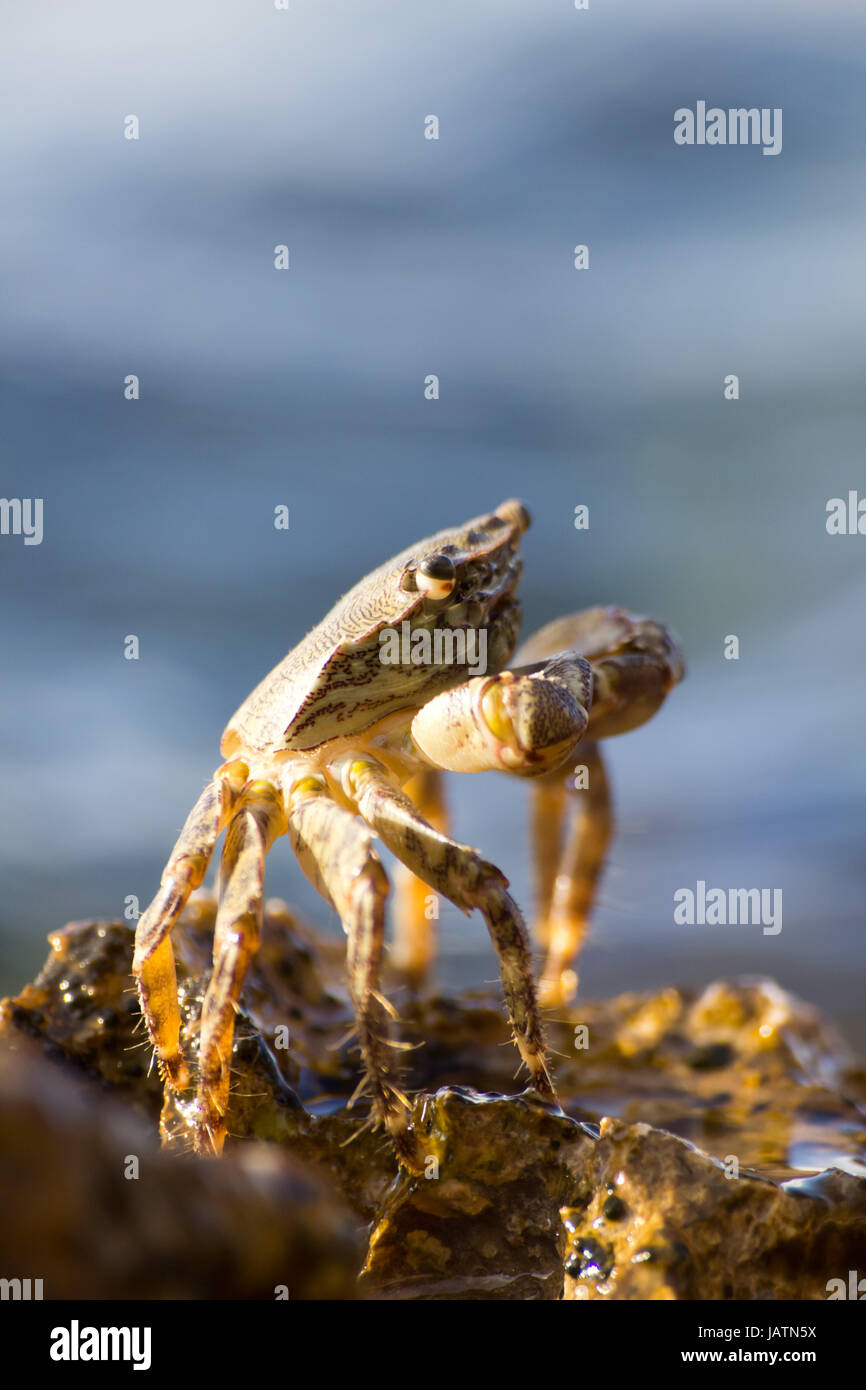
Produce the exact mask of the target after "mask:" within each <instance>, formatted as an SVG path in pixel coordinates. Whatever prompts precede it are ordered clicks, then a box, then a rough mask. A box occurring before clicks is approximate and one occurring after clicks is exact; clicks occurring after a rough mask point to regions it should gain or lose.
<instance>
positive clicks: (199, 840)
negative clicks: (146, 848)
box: [132, 760, 248, 1090]
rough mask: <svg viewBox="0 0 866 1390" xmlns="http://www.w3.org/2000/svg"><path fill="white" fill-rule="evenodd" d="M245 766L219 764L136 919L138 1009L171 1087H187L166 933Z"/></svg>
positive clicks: (204, 861) (201, 871)
mask: <svg viewBox="0 0 866 1390" xmlns="http://www.w3.org/2000/svg"><path fill="white" fill-rule="evenodd" d="M247 776H248V770H247V766H246V764H245V763H242V762H241V761H240V760H235V761H234V762H231V763H226V764H224V766H223V767H221V768H220V769H219V771H218V772H217V773H216V774H215V775H214V779H213V781H212V782H210V783H209V784H208V786H206V787H205V789H204V791H203V792H202V794H201V796H200V797H199V799H198V801H197V802H196V804H195V806H194V807H193V808H192V810H191V811H190V813H189V815H188V817H187V819H186V824H185V825H184V827H183V830H182V831H181V832H180V835H179V837H178V840H177V844H176V845H175V847H174V849H173V850H172V852H171V857H170V858H169V861H168V864H167V865H166V867H165V870H164V872H163V875H162V886H161V887H160V889H159V892H158V893H157V895H156V897H155V898H154V900H153V902H152V903H151V904H150V907H149V908H148V909H147V911H146V912H145V914H144V916H143V917H142V918H141V920H140V921H139V923H138V927H137V929H136V933H135V955H134V957H133V962H132V970H133V974H134V975H135V978H136V980H137V981H138V994H139V999H140V1001H141V1011H142V1013H143V1014H144V1017H145V1021H146V1023H147V1030H148V1033H149V1034H150V1040H151V1042H152V1043H153V1047H154V1050H155V1053H156V1058H157V1061H158V1063H159V1068H160V1071H161V1073H162V1074H163V1076H164V1077H165V1080H166V1081H167V1082H168V1084H169V1085H170V1086H172V1087H173V1088H174V1089H175V1090H180V1089H182V1088H183V1087H185V1086H188V1085H189V1070H188V1068H187V1065H186V1062H185V1061H184V1058H183V1056H182V1054H181V1051H180V1045H179V1037H180V1009H179V1007H178V999H177V979H176V974H175V966H174V951H173V950H172V946H171V940H170V934H171V931H172V928H173V927H174V924H175V922H176V921H177V919H178V917H179V915H180V913H181V911H182V910H183V907H184V905H185V903H186V901H187V898H188V897H189V895H190V893H191V892H192V891H193V889H195V888H198V887H199V886H200V884H201V882H202V880H203V879H204V876H205V874H206V873H207V867H208V864H209V863H210V858H211V855H212V854H213V850H214V845H215V844H216V842H217V840H218V838H219V835H220V833H221V831H222V828H223V826H224V825H225V823H226V821H227V820H228V818H229V816H230V815H231V812H232V809H233V807H234V805H235V802H236V800H237V797H238V793H239V792H240V790H241V788H242V786H243V784H244V783H245V782H246V780H247Z"/></svg>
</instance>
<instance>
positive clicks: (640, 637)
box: [515, 608, 684, 1004]
mask: <svg viewBox="0 0 866 1390" xmlns="http://www.w3.org/2000/svg"><path fill="white" fill-rule="evenodd" d="M564 647H568V648H570V649H571V650H572V651H579V652H580V653H581V654H582V656H583V657H585V658H586V659H587V660H588V661H589V663H590V665H591V668H592V687H593V689H592V705H591V709H590V718H589V727H588V730H587V736H588V740H589V739H592V740H594V739H597V738H608V737H610V736H611V735H614V734H621V733H626V732H628V731H629V730H630V729H635V728H638V727H639V726H640V725H641V724H644V723H645V722H646V721H647V720H648V719H650V718H651V717H652V716H653V715H654V714H655V713H656V711H657V710H658V708H659V706H660V705H661V704H662V702H663V700H664V698H665V696H666V695H667V693H668V691H669V690H670V689H671V688H672V686H674V685H676V683H677V682H678V681H680V680H681V679H682V677H683V674H684V664H683V659H682V655H681V653H680V650H679V647H678V645H677V643H676V640H675V638H674V637H673V636H672V634H671V633H670V632H669V631H668V629H667V628H665V627H664V626H663V625H662V624H661V623H656V622H654V621H653V620H652V619H650V618H641V617H635V616H634V615H632V614H630V613H626V612H625V611H624V610H623V609H621V608H589V609H586V610H585V611H583V612H581V613H573V614H570V615H569V616H568V617H565V618H558V619H556V620H555V621H554V622H552V623H548V624H547V625H546V626H545V627H543V628H541V629H540V630H539V631H538V632H536V633H534V634H533V636H532V637H530V638H529V640H528V641H527V642H525V643H524V644H523V645H522V646H521V647H520V649H519V651H518V652H517V654H516V656H515V663H516V664H517V665H520V664H522V663H532V662H534V663H537V662H538V661H540V660H543V659H544V658H547V657H550V656H551V655H552V654H553V653H556V652H559V653H561V652H562V650H563V648H564ZM577 761H578V762H579V763H580V764H581V765H585V766H586V769H587V774H588V776H587V780H586V785H585V786H584V787H583V788H582V789H581V788H580V786H579V784H578V788H577V789H574V790H572V788H573V785H574V784H573V780H572V779H573V772H574V768H573V760H572V759H569V760H568V762H567V763H564V764H563V765H562V766H561V767H560V768H559V769H558V770H557V771H556V772H554V773H552V774H551V775H549V776H547V777H545V778H544V779H543V780H542V781H541V782H540V783H539V784H538V786H537V787H534V788H533V792H534V798H533V839H534V844H535V847H536V863H537V880H536V882H537V884H538V892H537V913H538V935H539V939H540V941H541V943H542V944H543V945H545V946H546V947H547V961H546V964H545V967H544V972H543V974H542V977H541V982H540V985H539V993H540V997H541V999H542V1001H543V1002H544V1003H546V1004H559V1003H564V1002H567V1001H568V1000H570V999H571V998H573V997H574V994H575V992H576V990H577V972H576V970H575V968H574V967H575V962H576V960H577V956H578V953H579V951H580V948H581V945H582V943H583V940H584V937H585V935H586V928H587V923H588V919H589V914H590V911H591V909H592V904H593V900H594V898H595V893H596V889H597V885H598V879H599V876H600V874H601V870H602V867H603V864H604V857H605V853H606V850H607V847H608V844H609V841H610V836H611V831H612V814H611V806H610V792H609V787H608V781H607V776H606V773H605V769H604V764H603V762H602V759H601V756H600V754H599V752H598V749H597V748H596V747H595V746H594V744H593V743H591V742H589V741H587V742H585V743H583V744H581V746H580V750H579V753H578V755H577ZM569 802H571V805H572V809H571V811H570V812H567V810H566V807H567V803H569ZM566 814H567V815H568V824H567V826H566V829H565V837H564V846H563V847H562V849H561V857H560V846H562V842H563V836H562V821H563V818H564V816H565V815H566ZM554 847H555V848H554ZM554 863H555V865H556V867H555V868H553V867H552V865H553V864H554Z"/></svg>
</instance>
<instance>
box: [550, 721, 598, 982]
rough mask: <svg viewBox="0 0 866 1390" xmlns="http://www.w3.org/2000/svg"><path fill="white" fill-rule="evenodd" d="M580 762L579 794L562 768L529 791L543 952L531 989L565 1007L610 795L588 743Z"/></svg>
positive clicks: (594, 749) (586, 917)
mask: <svg viewBox="0 0 866 1390" xmlns="http://www.w3.org/2000/svg"><path fill="white" fill-rule="evenodd" d="M580 761H581V763H582V764H584V765H585V767H586V769H587V774H588V782H587V785H586V787H585V788H584V789H580V790H572V789H571V782H572V768H571V765H570V764H569V766H568V767H567V768H565V769H559V770H558V771H556V772H553V773H549V774H548V775H547V776H546V777H544V778H542V779H539V781H538V782H535V783H533V786H532V829H533V845H534V849H535V855H534V859H535V864H536V870H537V872H536V931H537V935H538V938H539V941H540V942H541V944H542V945H544V946H545V947H546V950H547V956H546V960H545V965H544V972H543V974H542V976H541V980H540V981H539V985H538V992H539V997H540V998H541V1001H542V1003H543V1004H565V1003H568V1001H569V1000H570V999H572V998H573V997H574V995H575V994H576V992H577V971H576V969H575V968H574V965H575V962H576V960H577V957H578V954H579V952H580V949H581V946H582V945H583V941H584V938H585V936H586V932H587V927H588V924H589V915H590V912H591V911H592V905H593V902H594V899H595V894H596V889H597V887H598V880H599V877H600V875H601V871H602V868H603V865H604V858H605V854H606V852H607V847H608V844H609V842H610V836H611V822H612V817H611V806H610V789H609V785H608V780H607V775H606V773H605V767H604V762H603V761H602V758H601V755H600V753H599V750H598V748H597V747H596V745H595V744H594V743H584V744H581V747H580ZM569 803H571V804H569ZM566 820H567V824H566V825H565V835H564V837H563V823H564V822H566ZM563 838H564V843H563Z"/></svg>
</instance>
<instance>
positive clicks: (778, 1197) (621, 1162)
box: [562, 1120, 866, 1301]
mask: <svg viewBox="0 0 866 1390" xmlns="http://www.w3.org/2000/svg"><path fill="white" fill-rule="evenodd" d="M562 1220H563V1224H564V1227H565V1239H564V1242H563V1247H562V1250H563V1258H564V1264H565V1290H564V1296H565V1298H566V1299H567V1300H570V1299H605V1298H608V1299H731V1298H733V1299H747V1300H750V1301H755V1300H760V1299H783V1298H787V1299H816V1300H817V1299H820V1300H824V1299H826V1298H827V1285H828V1282H829V1280H831V1279H834V1278H840V1277H841V1278H843V1279H847V1273H848V1270H849V1269H858V1268H859V1269H863V1268H864V1267H866V1180H864V1179H863V1178H858V1177H854V1176H852V1175H851V1174H848V1173H842V1172H840V1171H838V1170H835V1171H831V1172H826V1173H823V1174H822V1175H821V1176H820V1177H813V1178H809V1179H801V1180H793V1181H790V1182H786V1183H782V1184H777V1183H773V1182H771V1181H769V1180H768V1179H766V1178H760V1177H758V1176H757V1175H755V1174H751V1173H742V1174H741V1175H740V1176H739V1177H736V1178H735V1177H728V1176H726V1174H725V1172H724V1170H723V1168H722V1166H721V1165H717V1164H716V1163H714V1162H713V1160H711V1159H709V1158H708V1157H707V1156H706V1154H702V1153H700V1152H699V1151H698V1150H697V1149H693V1148H692V1147H691V1146H690V1145H688V1144H685V1143H683V1141H682V1140H680V1139H676V1138H675V1137H674V1136H673V1135H671V1134H665V1133H663V1132H662V1131H660V1130H657V1129H653V1128H651V1126H649V1125H643V1124H637V1125H625V1124H622V1123H621V1122H620V1121H617V1120H605V1121H604V1123H603V1124H602V1126H601V1134H600V1138H599V1141H598V1143H597V1144H595V1145H594V1146H593V1148H592V1151H591V1152H587V1153H586V1161H585V1162H584V1165H583V1170H582V1172H581V1175H580V1198H579V1202H578V1204H577V1205H575V1206H570V1207H568V1206H567V1207H564V1208H563V1211H562Z"/></svg>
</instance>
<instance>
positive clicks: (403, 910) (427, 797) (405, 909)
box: [393, 768, 448, 990]
mask: <svg viewBox="0 0 866 1390" xmlns="http://www.w3.org/2000/svg"><path fill="white" fill-rule="evenodd" d="M404 790H405V792H406V795H407V796H408V797H409V799H410V801H411V802H412V804H413V806H415V808H416V809H417V811H418V813H419V815H421V816H423V818H424V820H426V821H427V822H428V824H429V825H432V826H433V828H434V830H438V831H439V832H440V834H442V835H447V834H448V812H447V809H446V806H445V798H444V795H443V789H442V777H441V775H440V774H439V773H438V772H436V771H434V770H433V769H432V768H429V769H427V768H425V769H424V770H423V771H421V772H419V773H418V774H417V775H416V776H415V777H413V778H412V780H411V781H410V782H409V783H407V785H406V787H405V789H404ZM429 896H430V889H429V885H428V884H426V883H424V882H422V880H421V879H420V878H418V876H417V874H413V873H412V870H411V869H407V868H406V865H405V864H402V863H399V862H398V864H397V867H396V871H395V874H394V948H393V961H394V964H395V966H396V967H397V969H398V970H400V971H401V972H402V974H403V975H404V977H405V978H406V980H407V982H408V983H409V985H410V986H411V987H412V988H413V989H416V990H417V989H420V988H421V987H422V985H423V984H424V982H425V980H426V979H427V977H428V975H429V973H430V967H431V965H432V962H433V958H434V956H435V953H436V925H435V922H434V921H431V920H430V918H429V916H428V915H427V907H428V904H427V899H428V898H429Z"/></svg>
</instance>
